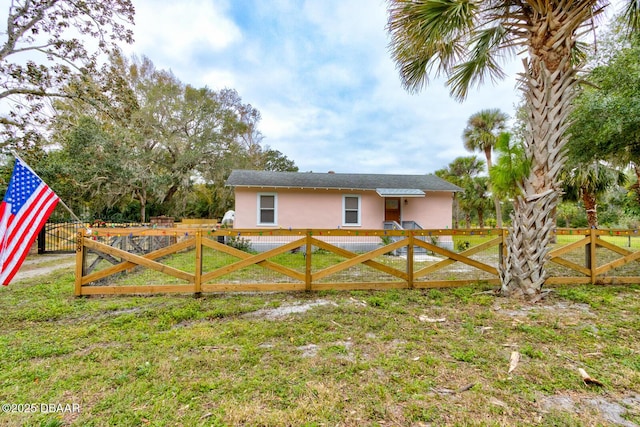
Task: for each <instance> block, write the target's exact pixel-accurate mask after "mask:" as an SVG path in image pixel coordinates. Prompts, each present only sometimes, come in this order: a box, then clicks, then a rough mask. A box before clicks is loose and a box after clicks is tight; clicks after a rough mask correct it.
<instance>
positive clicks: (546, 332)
mask: <svg viewBox="0 0 640 427" xmlns="http://www.w3.org/2000/svg"><path fill="white" fill-rule="evenodd" d="M73 281H74V277H73V273H72V272H71V270H70V269H67V270H63V271H59V272H57V273H52V274H51V275H49V276H44V277H39V278H34V279H25V280H23V281H19V282H16V283H14V284H11V285H10V286H8V287H4V288H2V289H0V313H1V314H0V403H2V404H16V405H15V406H14V407H13V408H11V407H9V409H10V410H14V412H3V413H0V425H8V426H14V425H16V426H17V425H26V426H48V427H53V426H63V425H65V426H66V425H74V426H165V425H166V426H176V425H184V426H225V425H229V426H236V425H247V426H256V425H259V426H283V425H292V426H299V425H301V426H321V425H328V426H338V425H340V426H356V425H358V426H430V425H434V426H436V425H489V426H491V425H496V426H501V425H522V426H525V425H526V426H528V425H540V426H558V425H563V426H583V425H584V426H595V425H626V426H632V425H640V315H639V314H638V313H640V285H632V286H626V287H615V286H611V287H598V286H573V287H569V286H567V287H559V288H556V289H555V290H554V292H552V293H551V294H550V295H549V296H548V297H547V298H546V299H545V300H543V301H542V302H540V303H538V304H536V305H533V306H530V305H527V304H524V303H521V302H518V301H513V300H509V299H505V298H499V297H495V296H493V295H491V294H488V293H484V292H483V291H486V290H487V289H488V288H487V287H486V286H483V285H477V286H475V287H473V286H471V287H465V288H456V289H446V290H402V291H380V292H373V291H372V292H362V291H361V292H323V293H259V294H238V295H234V294H225V295H211V294H207V295H204V296H203V297H202V298H199V299H195V298H193V297H192V296H186V295H185V296H181V295H172V296H144V297H143V296H129V297H118V296H116V297H104V298H103V297H92V298H74V297H73ZM514 352H517V354H518V355H519V356H520V359H519V363H518V364H517V366H516V367H515V369H514V370H513V371H512V372H511V373H508V370H509V362H510V358H511V356H512V354H514ZM580 368H582V369H584V370H585V371H586V372H587V373H588V374H590V375H591V377H593V378H594V379H596V380H597V381H599V382H601V383H602V385H596V384H585V382H583V380H582V378H581V375H580V373H579V369H580ZM20 404H36V405H37V406H35V409H37V411H36V412H35V413H25V412H19V411H20V410H22V411H24V410H25V409H24V408H25V407H20ZM40 404H47V405H51V404H53V405H60V406H58V407H56V408H57V409H63V410H64V409H65V405H69V406H66V408H67V409H68V408H71V409H75V408H79V411H77V410H75V411H68V412H59V413H42V412H43V411H42V406H39V405H40ZM72 405H76V406H72ZM20 408H21V409H20ZM47 408H48V407H47ZM4 409H5V406H3V410H4Z"/></svg>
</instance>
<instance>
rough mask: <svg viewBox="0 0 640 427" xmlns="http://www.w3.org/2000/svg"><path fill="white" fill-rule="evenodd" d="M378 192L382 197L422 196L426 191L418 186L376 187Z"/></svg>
mask: <svg viewBox="0 0 640 427" xmlns="http://www.w3.org/2000/svg"><path fill="white" fill-rule="evenodd" d="M376 193H378V194H379V195H380V196H382V197H422V196H424V191H422V190H418V189H417V188H376Z"/></svg>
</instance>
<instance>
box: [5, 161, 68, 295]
mask: <svg viewBox="0 0 640 427" xmlns="http://www.w3.org/2000/svg"><path fill="white" fill-rule="evenodd" d="M58 200H60V199H59V198H58V196H57V195H56V194H55V193H54V192H53V191H52V190H51V189H50V188H49V186H47V184H45V183H44V182H43V181H42V180H41V179H40V177H39V176H38V175H36V173H35V172H34V171H33V170H32V169H31V168H30V167H29V166H27V164H26V163H24V162H23V161H22V159H20V158H16V164H15V166H14V168H13V174H12V175H11V180H10V181H9V188H8V189H7V193H6V194H5V195H4V200H3V201H2V204H1V205H0V281H1V282H2V284H3V285H5V286H6V285H8V284H9V282H11V279H13V276H15V274H16V273H17V272H18V270H19V269H20V266H21V265H22V262H23V261H24V259H25V258H26V256H27V254H28V253H29V248H30V247H31V245H32V243H33V241H34V240H35V237H36V236H37V235H38V232H39V231H40V228H42V226H43V225H44V223H45V222H47V219H49V216H50V215H51V212H53V210H54V209H55V207H56V205H57V204H58Z"/></svg>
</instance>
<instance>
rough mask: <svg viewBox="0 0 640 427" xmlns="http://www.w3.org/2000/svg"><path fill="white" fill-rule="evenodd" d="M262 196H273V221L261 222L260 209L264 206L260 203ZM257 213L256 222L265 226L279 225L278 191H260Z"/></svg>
mask: <svg viewBox="0 0 640 427" xmlns="http://www.w3.org/2000/svg"><path fill="white" fill-rule="evenodd" d="M261 196H273V222H260V211H261V210H262V206H261V205H260V197H261ZM256 204H257V213H256V224H257V225H263V226H265V227H273V226H277V225H278V193H258V195H257V202H256Z"/></svg>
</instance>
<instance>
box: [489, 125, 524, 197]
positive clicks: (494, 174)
mask: <svg viewBox="0 0 640 427" xmlns="http://www.w3.org/2000/svg"><path fill="white" fill-rule="evenodd" d="M495 150H496V153H497V155H498V158H497V160H496V163H495V165H494V166H493V167H492V168H491V170H490V171H489V177H490V178H491V188H492V190H493V191H495V192H496V193H497V194H498V195H499V196H500V197H503V198H513V197H516V196H517V195H519V194H520V189H519V187H518V184H519V183H521V182H522V180H523V179H524V178H525V177H526V176H528V175H529V171H530V169H531V161H530V160H528V159H527V158H526V154H525V149H524V145H523V143H522V141H520V140H517V139H514V138H512V134H510V133H507V132H503V133H501V134H500V136H499V137H498V139H497V141H496V145H495Z"/></svg>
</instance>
